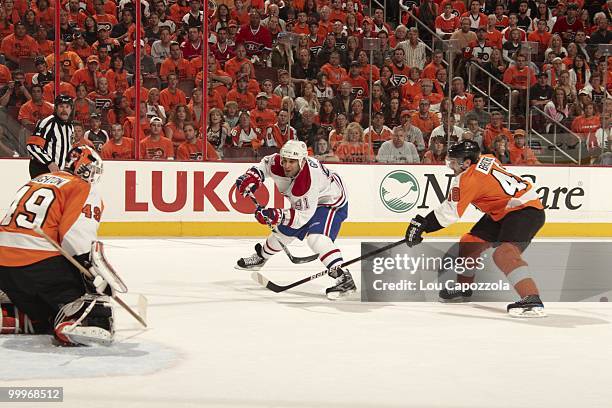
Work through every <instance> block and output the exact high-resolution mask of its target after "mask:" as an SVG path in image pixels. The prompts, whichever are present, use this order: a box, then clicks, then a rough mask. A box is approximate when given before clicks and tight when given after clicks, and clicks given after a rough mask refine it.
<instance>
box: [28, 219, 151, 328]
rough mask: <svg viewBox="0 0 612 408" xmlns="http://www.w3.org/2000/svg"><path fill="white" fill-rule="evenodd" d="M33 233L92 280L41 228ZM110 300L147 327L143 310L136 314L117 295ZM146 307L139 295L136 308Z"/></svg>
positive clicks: (113, 295)
mask: <svg viewBox="0 0 612 408" xmlns="http://www.w3.org/2000/svg"><path fill="white" fill-rule="evenodd" d="M34 232H36V233H37V234H39V235H40V236H41V237H43V238H44V239H45V240H47V241H48V242H49V243H50V244H51V245H52V246H53V247H54V248H55V249H56V250H58V251H59V253H60V254H62V256H63V257H64V258H66V259H67V260H68V261H69V262H70V263H71V264H73V265H74V266H75V267H76V268H77V269H78V270H79V272H81V273H82V274H83V275H85V276H86V277H87V278H89V279H93V275H92V274H91V272H89V271H88V270H87V269H85V267H84V266H83V265H81V264H80V263H78V262H77V261H76V260H75V259H74V258H73V257H72V256H71V255H70V254H69V253H68V252H66V250H65V249H64V248H62V247H61V246H60V245H59V244H58V243H57V242H55V240H54V239H53V238H51V237H50V236H49V235H47V233H46V232H45V231H43V230H42V228H40V227H39V226H35V227H34ZM111 298H112V299H113V300H114V301H115V302H117V304H118V305H119V306H121V307H122V308H123V309H125V311H126V312H128V313H129V314H130V315H132V317H133V318H134V319H136V320H138V322H139V323H140V324H142V325H143V327H147V322H146V320H145V319H144V317H143V315H145V310H141V312H140V314H138V313H136V312H135V311H134V309H132V308H131V307H130V306H128V304H127V303H125V302H124V301H123V299H121V298H120V297H119V296H118V295H116V294H114V293H113V294H112V295H111ZM146 305H147V300H146V298H145V297H144V296H142V295H140V297H139V299H138V308H139V309H146Z"/></svg>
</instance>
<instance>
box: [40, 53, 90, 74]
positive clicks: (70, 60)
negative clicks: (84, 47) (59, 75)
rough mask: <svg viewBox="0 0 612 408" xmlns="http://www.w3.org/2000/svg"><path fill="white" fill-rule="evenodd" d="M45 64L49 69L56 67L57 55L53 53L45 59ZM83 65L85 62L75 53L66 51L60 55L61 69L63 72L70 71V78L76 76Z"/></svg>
mask: <svg viewBox="0 0 612 408" xmlns="http://www.w3.org/2000/svg"><path fill="white" fill-rule="evenodd" d="M45 62H46V63H47V66H48V67H54V66H55V54H53V53H51V54H49V55H47V56H46V57H45ZM81 65H83V60H82V59H81V57H79V54H77V53H76V52H74V51H64V52H63V53H62V54H60V68H61V69H62V70H63V71H68V74H69V75H70V76H72V75H74V73H75V72H76V71H77V70H78V69H79V67H80V66H81Z"/></svg>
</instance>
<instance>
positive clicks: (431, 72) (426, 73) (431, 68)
mask: <svg viewBox="0 0 612 408" xmlns="http://www.w3.org/2000/svg"><path fill="white" fill-rule="evenodd" d="M440 68H444V65H442V64H440V65H436V64H435V63H434V62H430V63H429V64H427V65H425V68H423V72H421V78H423V79H436V73H437V72H438V70H439V69H440Z"/></svg>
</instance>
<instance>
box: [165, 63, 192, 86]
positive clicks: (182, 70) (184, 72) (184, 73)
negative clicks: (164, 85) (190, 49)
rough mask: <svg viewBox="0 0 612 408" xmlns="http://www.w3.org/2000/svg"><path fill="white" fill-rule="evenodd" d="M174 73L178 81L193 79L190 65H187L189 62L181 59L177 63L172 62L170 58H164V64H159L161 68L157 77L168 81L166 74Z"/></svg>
mask: <svg viewBox="0 0 612 408" xmlns="http://www.w3.org/2000/svg"><path fill="white" fill-rule="evenodd" d="M172 72H174V73H176V74H177V75H178V78H179V80H180V79H188V78H193V77H194V76H195V75H194V74H193V73H192V72H191V65H189V61H187V60H186V59H185V58H181V59H179V60H178V61H175V60H173V59H172V58H166V59H165V60H164V62H162V63H161V67H160V68H159V76H160V77H161V79H162V80H164V81H165V80H167V79H168V74H170V73H172Z"/></svg>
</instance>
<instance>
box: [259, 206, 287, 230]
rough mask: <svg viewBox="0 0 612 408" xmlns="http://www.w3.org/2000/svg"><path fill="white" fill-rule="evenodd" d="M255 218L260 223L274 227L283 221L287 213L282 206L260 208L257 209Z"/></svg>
mask: <svg viewBox="0 0 612 408" xmlns="http://www.w3.org/2000/svg"><path fill="white" fill-rule="evenodd" d="M255 219H256V220H257V222H259V223H260V224H264V225H269V226H271V227H274V226H276V225H278V224H282V223H283V220H284V219H285V214H284V212H283V210H282V209H280V208H258V209H257V211H255Z"/></svg>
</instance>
